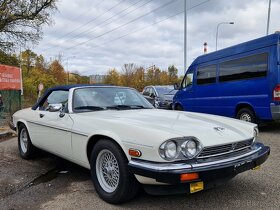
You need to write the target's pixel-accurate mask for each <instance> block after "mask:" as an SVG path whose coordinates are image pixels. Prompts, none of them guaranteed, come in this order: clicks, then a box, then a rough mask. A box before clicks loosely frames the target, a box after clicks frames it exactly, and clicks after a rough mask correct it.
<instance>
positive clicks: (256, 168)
mask: <svg viewBox="0 0 280 210" xmlns="http://www.w3.org/2000/svg"><path fill="white" fill-rule="evenodd" d="M259 169H261V166H256V167H255V168H252V170H259Z"/></svg>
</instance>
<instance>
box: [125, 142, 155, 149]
mask: <svg viewBox="0 0 280 210" xmlns="http://www.w3.org/2000/svg"><path fill="white" fill-rule="evenodd" d="M122 142H123V143H126V144H131V145H137V146H141V147H147V148H153V146H150V145H145V144H136V143H134V142H131V141H122Z"/></svg>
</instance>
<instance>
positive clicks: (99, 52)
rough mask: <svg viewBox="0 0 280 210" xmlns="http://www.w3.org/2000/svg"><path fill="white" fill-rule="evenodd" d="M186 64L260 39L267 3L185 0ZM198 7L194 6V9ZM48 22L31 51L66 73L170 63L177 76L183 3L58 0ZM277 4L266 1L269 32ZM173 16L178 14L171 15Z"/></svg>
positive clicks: (177, 0) (275, 19)
mask: <svg viewBox="0 0 280 210" xmlns="http://www.w3.org/2000/svg"><path fill="white" fill-rule="evenodd" d="M187 2H188V3H187V4H188V8H189V10H188V14H187V44H188V47H187V54H188V56H187V63H188V66H189V65H190V64H191V62H192V61H193V60H194V59H195V58H196V57H197V56H199V55H201V54H203V43H204V42H207V43H208V52H212V51H214V50H215V45H216V28H217V24H218V23H220V22H231V21H232V22H234V25H228V24H223V25H221V26H220V28H219V36H218V49H221V48H225V47H229V46H231V45H235V44H238V43H241V42H244V41H248V40H251V39H255V38H258V37H261V36H265V35H266V24H267V11H268V2H269V0H250V1H249V0H247V1H246V0H234V1H233V0H232V1H226V0H209V1H206V0H187ZM197 5H199V6H197ZM57 6H58V10H59V11H58V12H56V13H55V14H54V15H53V19H54V24H53V25H52V26H51V27H49V26H45V27H44V28H43V32H44V35H43V40H41V41H40V44H39V45H38V46H36V47H35V49H34V51H35V52H36V53H37V54H42V55H43V56H44V57H45V58H46V59H47V60H51V59H54V58H55V57H57V56H58V55H59V54H61V55H62V61H63V64H64V65H65V67H66V66H67V60H68V69H69V71H78V72H79V73H81V74H83V75H91V74H106V72H107V71H108V70H109V69H111V68H117V69H118V70H119V71H121V67H122V66H123V64H124V63H135V64H137V65H139V66H144V67H145V68H147V67H149V66H151V65H153V64H155V65H157V66H159V67H160V68H161V69H167V68H168V66H169V65H172V64H174V65H175V66H177V68H178V69H179V75H182V74H183V66H184V61H183V52H184V14H183V9H184V0H79V1H77V0H59V2H58V4H57ZM279 11H280V1H276V0H272V6H271V20H270V30H269V33H270V34H271V33H274V32H275V31H277V30H280V24H279V19H280V13H279ZM176 14H178V15H176Z"/></svg>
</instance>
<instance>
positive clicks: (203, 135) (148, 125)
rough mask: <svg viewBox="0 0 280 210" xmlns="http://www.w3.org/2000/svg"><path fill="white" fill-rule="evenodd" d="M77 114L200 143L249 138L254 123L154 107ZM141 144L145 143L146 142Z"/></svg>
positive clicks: (227, 141)
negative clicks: (186, 137)
mask: <svg viewBox="0 0 280 210" xmlns="http://www.w3.org/2000/svg"><path fill="white" fill-rule="evenodd" d="M79 115H84V116H85V117H87V118H92V119H94V120H96V118H99V120H101V121H103V122H104V121H105V122H106V123H107V125H108V126H109V125H110V124H112V123H113V124H116V123H117V124H118V126H121V125H122V126H126V129H127V130H129V131H131V132H133V129H135V130H137V131H138V132H139V130H141V129H144V130H145V131H147V130H149V132H150V134H151V135H152V134H153V133H154V134H155V135H156V136H158V135H159V133H164V134H165V135H166V133H168V134H170V135H166V137H165V140H166V138H167V136H168V137H170V136H173V137H184V136H194V137H196V138H198V139H199V140H200V141H201V143H202V144H203V145H204V146H212V145H219V144H225V143H231V142H236V141H242V140H245V139H249V138H252V137H253V130H254V127H255V126H256V125H255V124H252V123H247V122H243V121H240V120H236V119H231V118H226V117H221V116H216V115H209V114H201V113H194V112H180V111H169V110H158V109H139V110H119V111H115V110H108V111H100V112H88V113H81V114H79ZM93 115H94V117H93ZM163 138H164V137H163ZM155 140H156V139H155ZM142 141H145V139H142ZM142 143H143V142H142ZM145 143H146V144H148V142H145Z"/></svg>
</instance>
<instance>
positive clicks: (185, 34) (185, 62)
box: [184, 0, 187, 74]
mask: <svg viewBox="0 0 280 210" xmlns="http://www.w3.org/2000/svg"><path fill="white" fill-rule="evenodd" d="M184 10H185V12H184V74H185V73H186V71H187V0H185V1H184Z"/></svg>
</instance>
